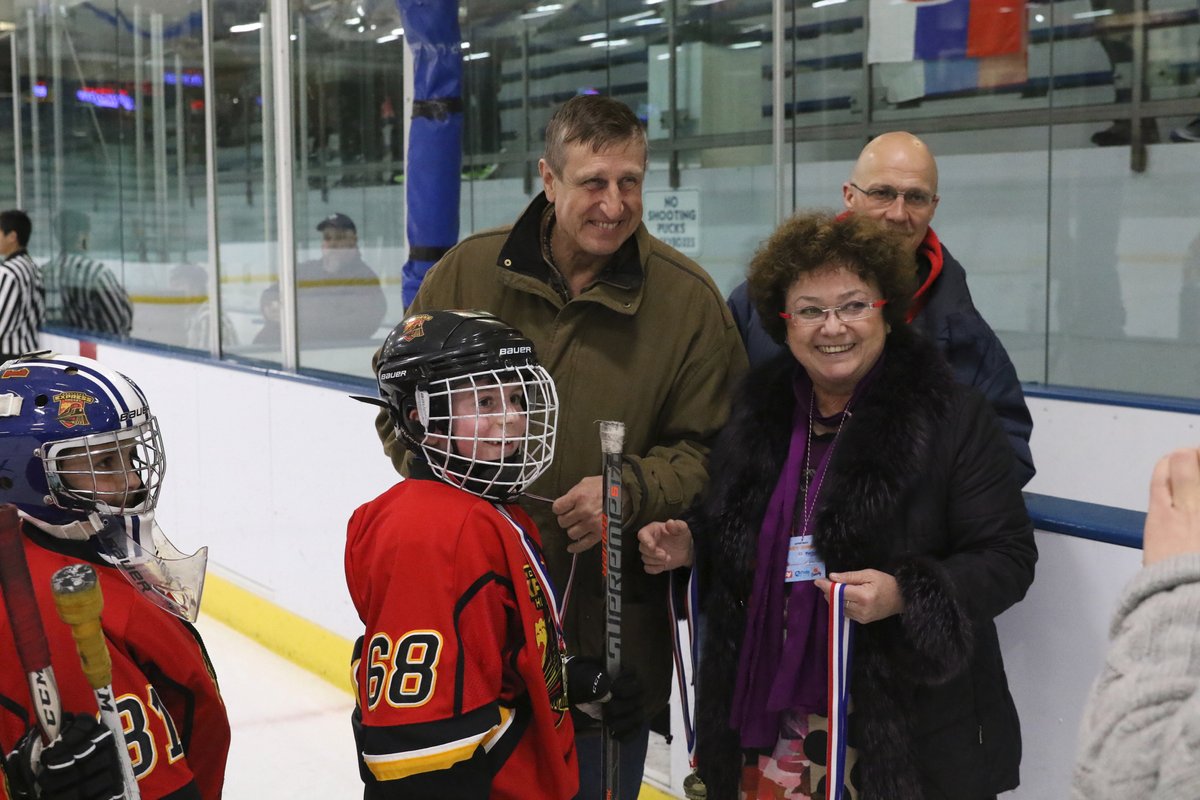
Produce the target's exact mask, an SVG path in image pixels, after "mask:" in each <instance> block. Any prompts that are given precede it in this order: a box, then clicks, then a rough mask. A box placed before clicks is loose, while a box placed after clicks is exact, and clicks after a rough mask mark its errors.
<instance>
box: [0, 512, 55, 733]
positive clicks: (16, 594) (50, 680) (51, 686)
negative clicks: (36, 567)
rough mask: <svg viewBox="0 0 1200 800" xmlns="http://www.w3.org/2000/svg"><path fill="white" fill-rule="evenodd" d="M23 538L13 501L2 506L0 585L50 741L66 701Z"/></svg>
mask: <svg viewBox="0 0 1200 800" xmlns="http://www.w3.org/2000/svg"><path fill="white" fill-rule="evenodd" d="M22 538H23V537H22V535H21V518H20V517H19V516H18V515H17V507H16V506H14V505H12V504H11V503H6V504H4V505H2V506H0V588H2V589H3V591H4V606H5V608H6V609H8V621H9V625H10V626H11V627H12V630H13V639H15V640H16V644H17V655H18V656H19V657H20V659H21V669H23V670H25V675H26V676H27V677H28V679H29V697H30V699H31V700H32V701H33V711H34V714H35V716H37V721H38V726H39V727H40V728H41V729H42V736H43V738H44V739H45V742H46V744H49V743H50V742H53V741H54V740H55V739H57V738H58V729H59V726H60V725H61V724H62V701H61V700H60V698H59V694H58V684H57V683H56V682H55V680H54V668H53V667H52V666H50V645H49V643H47V641H46V629H45V628H43V627H42V617H41V614H40V613H39V612H38V605H37V597H36V596H35V595H34V593H33V580H32V579H31V578H30V577H29V562H27V561H26V560H25V543H24V542H23V541H22Z"/></svg>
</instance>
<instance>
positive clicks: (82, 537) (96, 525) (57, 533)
mask: <svg viewBox="0 0 1200 800" xmlns="http://www.w3.org/2000/svg"><path fill="white" fill-rule="evenodd" d="M17 513H18V514H19V515H20V516H21V519H24V520H28V521H29V522H30V523H31V524H32V525H33V526H34V527H36V528H38V529H39V530H42V531H45V532H46V533H48V534H50V535H51V536H53V537H55V538H56V539H69V540H71V541H76V542H83V541H87V540H88V539H90V538H91V537H92V536H93V535H95V534H96V533H97V532H98V531H100V530H102V529H103V528H104V522H103V521H102V520H101V519H100V515H99V514H97V513H96V512H95V511H93V512H92V513H91V514H88V516H87V519H77V520H75V521H74V522H68V523H67V524H66V525H51V524H50V523H49V522H44V521H42V520H40V519H38V518H37V517H34V516H30V515H29V514H27V513H25V512H24V511H21V510H20V509H18V510H17Z"/></svg>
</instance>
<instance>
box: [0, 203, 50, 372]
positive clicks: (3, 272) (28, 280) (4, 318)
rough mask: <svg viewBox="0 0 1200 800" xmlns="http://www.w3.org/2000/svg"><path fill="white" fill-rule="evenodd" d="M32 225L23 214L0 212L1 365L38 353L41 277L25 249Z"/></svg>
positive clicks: (10, 211)
mask: <svg viewBox="0 0 1200 800" xmlns="http://www.w3.org/2000/svg"><path fill="white" fill-rule="evenodd" d="M32 232H33V223H32V222H30V221H29V215H28V214H26V213H25V212H24V211H17V210H15V209H10V210H8V211H0V256H3V257H4V261H3V262H2V263H0V361H7V360H8V359H10V358H15V357H16V356H19V355H21V354H22V353H28V352H31V351H33V350H37V349H38V328H40V327H41V325H42V316H43V314H44V313H45V312H44V305H43V300H42V276H41V273H39V272H38V267H37V264H35V263H33V259H32V258H30V257H29V253H28V251H26V249H25V248H26V246H27V245H28V244H29V235H30V234H31V233H32Z"/></svg>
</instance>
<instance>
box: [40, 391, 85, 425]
mask: <svg viewBox="0 0 1200 800" xmlns="http://www.w3.org/2000/svg"><path fill="white" fill-rule="evenodd" d="M50 399H51V400H52V401H54V402H55V403H58V424H60V425H62V426H63V427H64V428H74V427H76V426H78V425H90V424H91V423H90V422H88V418H87V407H88V406H89V405H91V404H92V403H94V402H96V398H94V397H92V396H91V395H90V394H87V393H86V392H62V393H60V394H56V395H52V396H51V397H50Z"/></svg>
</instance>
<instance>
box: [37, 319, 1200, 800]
mask: <svg viewBox="0 0 1200 800" xmlns="http://www.w3.org/2000/svg"><path fill="white" fill-rule="evenodd" d="M43 341H44V343H45V344H46V345H47V346H50V347H53V348H55V349H57V350H59V351H60V352H64V353H76V352H78V343H77V342H76V341H75V340H73V339H66V338H63V337H58V336H44V337H43ZM97 355H98V358H99V359H100V360H101V361H102V362H104V363H107V364H109V365H110V366H112V367H114V368H116V369H118V370H121V371H122V372H125V373H126V374H128V375H129V376H130V377H132V378H133V379H134V380H135V381H137V382H138V383H139V384H140V385H141V386H142V388H143V389H144V390H145V391H146V394H147V395H148V396H149V398H150V403H151V408H152V409H153V410H154V413H155V414H157V415H158V417H159V419H160V422H161V424H162V429H163V437H164V442H165V445H166V449H167V461H168V465H169V469H168V472H167V481H166V490H165V491H164V493H163V500H162V503H161V513H160V521H161V523H162V525H163V528H164V530H166V531H167V533H168V534H169V535H170V536H171V537H172V539H173V540H175V542H176V544H177V545H178V546H179V547H180V549H183V550H190V549H194V548H197V547H200V546H202V545H207V546H208V547H209V563H210V565H211V568H212V569H213V570H214V571H216V572H217V573H218V574H220V575H222V576H224V577H227V578H229V579H231V580H233V581H235V582H237V583H239V584H241V585H242V586H244V587H245V588H247V589H249V590H251V591H253V592H255V593H256V594H259V595H260V596H262V597H264V598H266V599H268V600H270V601H271V602H273V603H275V604H277V605H279V606H281V607H283V608H285V609H287V610H288V611H291V612H293V613H296V614H298V615H300V616H302V617H304V618H306V619H309V620H311V621H313V622H315V623H317V624H319V625H321V626H323V627H325V628H328V629H329V630H330V631H333V632H334V633H337V634H339V635H342V636H345V637H346V638H354V637H355V636H356V635H357V633H358V619H357V615H356V614H355V612H354V609H353V607H352V606H351V604H350V600H349V597H348V595H347V593H346V589H345V581H344V577H343V572H342V569H343V568H342V563H343V562H342V545H343V536H344V531H345V523H346V520H347V518H348V517H349V515H350V513H351V512H352V511H353V510H354V508H356V507H357V506H358V505H359V504H360V503H362V502H364V501H366V500H367V499H370V498H372V497H374V496H375V495H376V494H378V493H379V492H381V491H383V490H384V489H386V488H387V487H388V486H389V485H391V483H392V482H393V481H394V480H395V474H394V473H393V471H392V469H391V466H390V464H389V463H388V462H387V460H386V459H385V458H384V457H383V455H382V450H381V448H380V446H379V442H378V440H377V439H376V437H375V431H374V427H373V424H372V423H373V419H374V412H373V409H372V408H371V407H369V406H366V405H363V404H360V403H356V402H354V401H352V400H350V399H349V398H348V397H347V393H348V392H347V390H346V389H345V388H344V387H336V386H331V385H329V384H323V383H317V382H309V381H305V380H303V379H297V378H295V377H294V376H284V375H282V374H280V373H274V372H271V371H268V370H263V369H252V368H246V367H238V366H232V365H229V364H219V363H215V362H211V361H208V360H205V359H190V358H181V357H179V356H176V355H174V354H171V353H163V352H160V351H154V350H148V349H139V348H135V347H125V346H116V345H110V344H105V343H101V344H100V345H99V346H98V353H97ZM1029 405H1030V410H1031V412H1032V413H1033V416H1034V421H1035V432H1034V438H1033V452H1034V458H1035V461H1036V463H1037V466H1038V475H1037V477H1036V478H1034V480H1033V482H1032V483H1031V484H1030V485H1029V486H1028V487H1027V488H1028V489H1029V490H1030V491H1032V492H1037V493H1040V494H1046V495H1051V496H1055V497H1061V498H1067V499H1072V500H1081V501H1086V502H1091V503H1099V504H1102V505H1110V506H1117V507H1122V508H1128V509H1133V510H1143V511H1144V510H1145V507H1146V490H1147V486H1148V482H1149V476H1150V471H1151V468H1152V467H1153V465H1154V462H1155V461H1156V460H1157V458H1158V457H1159V456H1160V455H1161V454H1163V453H1164V452H1166V451H1167V450H1169V449H1171V448H1174V447H1180V446H1184V445H1193V446H1195V445H1198V444H1200V415H1197V414H1188V413H1180V412H1172V411H1160V410H1149V409H1140V408H1129V407H1122V406H1113V405H1101V404H1092V403H1081V402H1073V401H1068V400H1060V399H1054V398H1042V397H1031V398H1030V401H1029ZM1037 536H1038V546H1039V548H1040V552H1041V557H1040V560H1039V563H1038V572H1037V578H1036V580H1035V581H1034V584H1033V587H1032V589H1031V590H1030V592H1029V595H1028V597H1027V598H1026V599H1025V601H1024V602H1022V603H1021V604H1020V605H1018V606H1017V607H1015V608H1013V609H1011V610H1010V611H1009V612H1007V613H1006V614H1004V615H1003V616H1002V617H1001V618H1000V620H999V627H1000V632H1001V638H1002V640H1003V643H1004V656H1005V661H1006V664H1007V667H1008V671H1009V679H1010V682H1011V685H1012V688H1013V693H1014V695H1015V697H1016V699H1017V704H1018V708H1019V709H1020V712H1021V718H1022V723H1023V725H1022V727H1023V731H1024V742H1025V756H1024V761H1023V766H1022V779H1023V785H1022V787H1021V788H1020V789H1019V790H1017V791H1015V792H1013V793H1011V794H1009V795H1006V797H1011V798H1030V799H1031V800H1032V799H1033V798H1045V797H1062V796H1065V794H1066V793H1067V786H1068V782H1069V775H1070V764H1071V762H1072V759H1073V755H1074V747H1075V732H1076V728H1077V726H1078V720H1079V716H1080V713H1081V710H1082V707H1083V702H1084V698H1085V697H1086V693H1087V688H1088V686H1089V685H1090V683H1091V681H1092V679H1093V677H1094V676H1095V674H1096V673H1097V672H1098V670H1099V667H1100V664H1101V662H1102V659H1103V653H1104V650H1105V646H1106V641H1107V630H1108V624H1109V619H1110V616H1111V613H1112V610H1113V608H1114V606H1115V602H1116V598H1117V595H1118V594H1119V592H1120V590H1121V588H1122V587H1123V585H1124V584H1125V582H1126V581H1127V580H1128V579H1129V578H1130V577H1131V576H1132V575H1133V573H1134V572H1135V571H1136V570H1137V568H1138V565H1139V563H1140V552H1139V551H1137V550H1135V549H1132V548H1126V547H1119V546H1115V545H1107V544H1101V543H1098V542H1093V541H1088V540H1084V539H1078V538H1075V537H1072V536H1066V535H1062V534H1057V533H1049V532H1044V531H1039V532H1038V534H1037ZM675 706H676V708H677V707H678V703H675ZM675 730H676V731H681V730H682V728H681V722H680V721H679V720H678V719H677V720H676V723H675ZM672 750H673V752H672V766H671V773H672V774H671V775H670V776H669V777H668V779H667V780H666V781H664V783H666V784H667V786H668V787H669V788H670V789H671V790H673V791H674V792H675V793H676V794H678V793H679V789H678V787H679V786H680V785H681V782H682V779H683V776H684V775H686V774H687V768H686V753H685V752H684V737H683V736H682V735H680V736H676V738H675V741H674V744H673V745H672ZM664 777H667V776H664ZM656 782H657V781H656Z"/></svg>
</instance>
